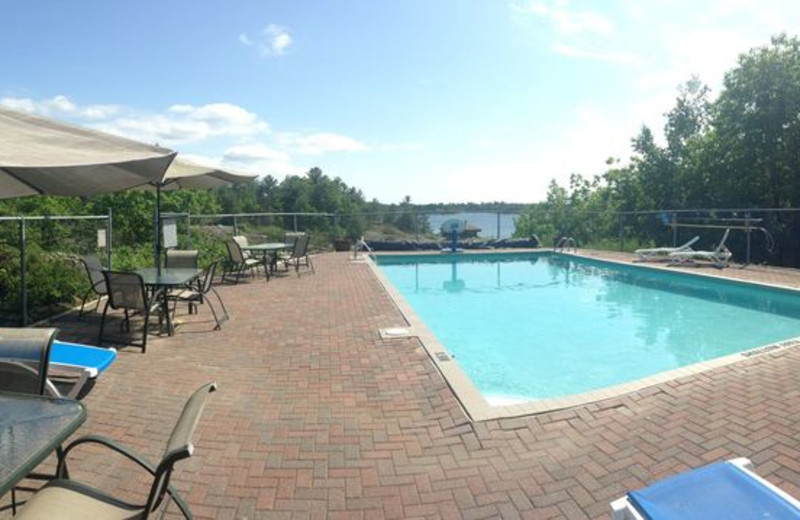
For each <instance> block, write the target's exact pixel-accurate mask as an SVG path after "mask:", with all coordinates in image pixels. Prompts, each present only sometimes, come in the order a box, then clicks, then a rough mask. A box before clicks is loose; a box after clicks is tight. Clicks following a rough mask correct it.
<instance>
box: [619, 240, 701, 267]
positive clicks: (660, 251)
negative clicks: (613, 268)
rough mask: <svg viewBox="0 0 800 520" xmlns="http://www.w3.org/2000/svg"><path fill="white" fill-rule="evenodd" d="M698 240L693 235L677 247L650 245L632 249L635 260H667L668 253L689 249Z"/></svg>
mask: <svg viewBox="0 0 800 520" xmlns="http://www.w3.org/2000/svg"><path fill="white" fill-rule="evenodd" d="M698 240H700V236H699V235H695V236H694V238H692V239H691V240H689V241H688V242H686V243H685V244H683V245H680V246H678V247H651V248H649V249H647V248H646V249H637V250H636V251H634V254H635V255H636V257H637V258H636V261H637V262H646V261H648V260H654V259H658V260H669V254H670V253H678V252H680V251H691V250H692V244H694V243H695V242H697V241H698Z"/></svg>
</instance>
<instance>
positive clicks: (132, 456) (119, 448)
mask: <svg viewBox="0 0 800 520" xmlns="http://www.w3.org/2000/svg"><path fill="white" fill-rule="evenodd" d="M89 443H93V444H100V445H101V446H105V447H106V448H109V449H111V450H112V451H115V452H117V453H119V454H120V455H123V456H125V457H126V458H127V459H129V460H131V461H133V462H135V463H136V464H137V465H139V466H140V467H142V468H144V469H145V470H147V472H148V473H150V474H151V475H153V476H155V475H156V471H157V468H156V467H155V466H153V465H152V464H150V463H149V462H147V461H146V460H145V459H144V457H142V456H141V455H139V454H138V453H136V452H135V451H133V450H131V449H130V448H128V447H126V446H123V445H122V444H119V443H118V442H115V441H113V440H112V439H109V438H108V437H103V436H101V435H84V436H83V437H79V438H77V439H75V440H74V441H72V442H71V443H69V445H68V446H67V447H66V448H64V450H63V452H62V453H61V454H60V455H59V458H58V468H57V469H56V477H57V478H64V468H65V467H66V466H65V464H66V461H67V454H69V452H70V451H72V449H73V448H76V447H78V446H81V445H83V444H89ZM167 493H169V496H170V497H172V500H174V501H175V504H176V505H177V506H178V509H180V510H181V513H183V516H184V517H186V518H189V519H191V518H193V516H192V512H191V511H190V510H189V506H188V504H187V503H186V501H185V500H184V499H183V497H182V496H181V494H180V493H178V491H177V490H176V489H175V488H174V487H172V484H170V485H168V486H167ZM129 505H135V506H136V507H144V506H143V505H141V504H139V505H136V504H129Z"/></svg>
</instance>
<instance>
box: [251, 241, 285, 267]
mask: <svg viewBox="0 0 800 520" xmlns="http://www.w3.org/2000/svg"><path fill="white" fill-rule="evenodd" d="M290 247H292V244H286V243H284V242H265V243H263V244H248V245H246V246H242V249H244V250H247V251H250V252H252V253H261V254H262V255H263V256H264V259H265V260H266V258H267V257H269V270H270V271H275V266H276V265H277V264H278V252H279V251H285V250H286V249H289V248H290Z"/></svg>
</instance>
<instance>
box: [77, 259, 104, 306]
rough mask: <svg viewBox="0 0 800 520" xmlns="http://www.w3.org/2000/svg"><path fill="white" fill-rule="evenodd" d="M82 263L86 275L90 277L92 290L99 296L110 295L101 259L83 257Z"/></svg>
mask: <svg viewBox="0 0 800 520" xmlns="http://www.w3.org/2000/svg"><path fill="white" fill-rule="evenodd" d="M81 263H83V267H84V268H86V274H87V275H88V276H89V283H91V284H92V289H93V290H94V292H96V293H97V294H99V295H101V296H102V295H104V294H107V293H108V290H107V289H106V279H105V277H103V270H104V268H103V264H102V263H100V258H99V257H98V256H96V255H86V256H82V257H81Z"/></svg>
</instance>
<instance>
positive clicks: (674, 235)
mask: <svg viewBox="0 0 800 520" xmlns="http://www.w3.org/2000/svg"><path fill="white" fill-rule="evenodd" d="M672 247H678V212H677V211H673V212H672Z"/></svg>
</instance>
